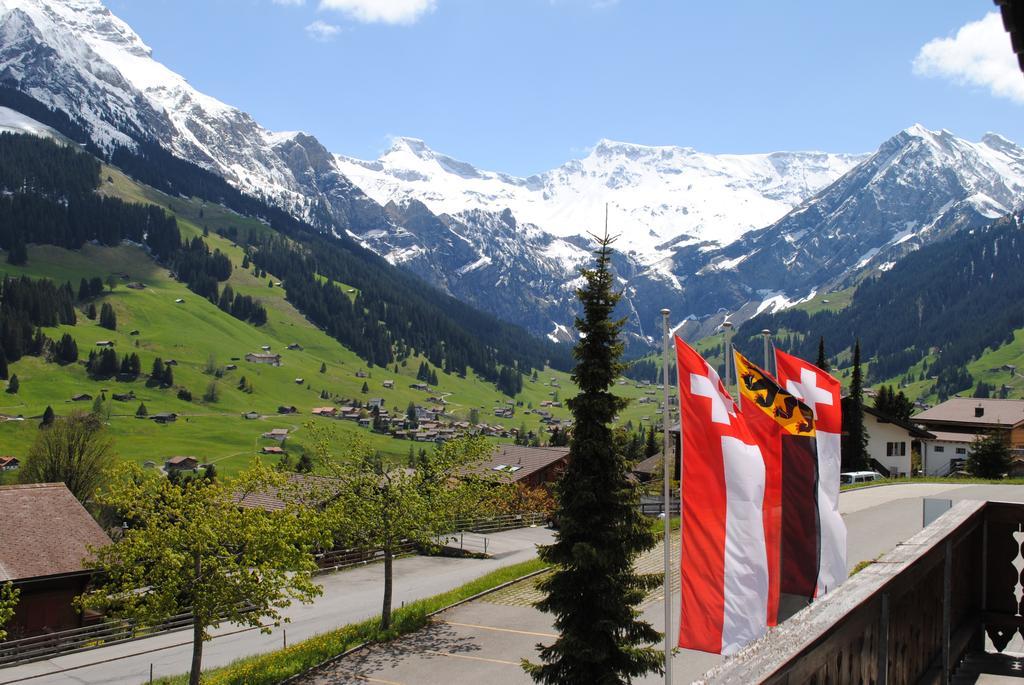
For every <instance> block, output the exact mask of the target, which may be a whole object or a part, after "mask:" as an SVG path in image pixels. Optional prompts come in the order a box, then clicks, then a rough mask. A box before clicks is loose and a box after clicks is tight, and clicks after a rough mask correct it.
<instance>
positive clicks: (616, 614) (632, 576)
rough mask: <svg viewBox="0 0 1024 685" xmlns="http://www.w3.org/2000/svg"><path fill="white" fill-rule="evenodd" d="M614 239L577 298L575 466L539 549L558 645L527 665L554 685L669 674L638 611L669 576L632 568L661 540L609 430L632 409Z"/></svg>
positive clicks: (605, 242) (572, 403) (603, 243)
mask: <svg viewBox="0 0 1024 685" xmlns="http://www.w3.org/2000/svg"><path fill="white" fill-rule="evenodd" d="M612 240H613V239H612V238H609V237H608V236H607V234H606V235H605V236H604V237H603V238H601V239H600V240H599V241H598V245H599V246H598V249H597V250H596V252H595V257H596V265H595V267H594V268H592V269H583V270H582V275H583V278H584V280H585V285H584V287H583V288H581V289H580V290H578V291H577V296H578V297H579V299H580V302H581V303H582V305H583V318H577V319H576V328H577V329H578V330H579V332H580V334H581V335H580V338H581V339H580V341H579V342H578V343H577V344H576V347H575V348H574V350H573V354H574V356H575V357H576V360H577V364H576V368H575V370H574V371H573V376H572V378H573V381H575V382H576V384H577V386H578V387H579V389H580V391H579V394H578V395H577V396H576V397H574V398H573V399H571V400H569V408H570V409H571V410H572V413H573V418H574V420H575V423H574V425H573V436H572V441H571V443H570V448H569V449H570V457H569V466H568V468H567V469H566V472H565V474H564V475H563V477H562V479H561V480H560V481H559V482H558V485H557V486H556V494H557V500H558V507H557V514H556V516H557V519H558V522H559V530H558V532H557V533H556V535H555V542H554V543H553V544H551V545H548V546H546V547H542V548H541V549H540V557H541V559H543V560H544V561H546V562H547V563H549V564H551V565H553V566H554V567H555V571H554V573H552V574H551V575H550V576H548V577H547V578H545V579H544V580H543V581H541V583H540V586H539V587H540V589H541V590H542V591H543V592H544V593H545V597H544V599H542V600H541V601H540V602H538V603H537V607H538V608H539V609H540V610H541V611H544V612H547V613H550V614H554V616H555V628H556V629H557V630H558V632H559V637H558V639H557V640H555V642H554V644H551V645H547V646H542V647H541V649H540V658H541V661H542V663H541V664H531V663H529V662H527V661H524V662H523V667H524V668H525V669H526V671H527V672H528V673H529V674H530V676H531V677H532V678H533V680H534V681H535V682H538V683H548V684H551V685H554V684H556V683H557V684H559V685H566V684H568V685H574V684H577V683H578V684H579V685H590V684H591V683H604V684H609V685H610V684H613V683H629V682H631V681H632V679H633V678H634V677H637V676H640V675H643V674H644V673H647V672H649V671H654V670H661V669H662V668H663V657H662V654H661V653H660V652H659V651H658V650H657V649H654V648H652V647H651V646H650V645H651V644H652V643H655V642H657V641H658V640H659V639H660V638H661V635H660V634H659V633H658V631H656V630H655V629H654V628H653V627H652V626H651V625H650V624H649V623H647V622H646V621H643V620H641V618H640V612H639V611H638V609H637V605H638V604H639V603H640V601H641V600H642V599H643V598H644V595H645V593H646V592H647V591H648V590H650V589H651V588H653V587H655V586H656V585H657V584H658V583H659V582H660V581H661V577H660V575H657V574H646V575H641V574H638V573H636V571H635V570H634V568H633V562H634V560H635V559H636V557H637V555H638V554H640V552H643V551H644V550H647V549H650V548H651V547H653V546H654V544H655V537H654V534H653V533H652V532H651V529H650V527H649V525H648V523H647V522H646V521H644V520H643V517H642V516H641V514H640V511H639V507H638V506H637V505H638V501H639V492H638V491H637V490H636V489H635V488H634V487H633V486H632V485H631V483H630V481H629V480H628V478H627V476H628V473H629V471H628V464H627V461H626V458H625V455H624V454H623V453H622V451H621V449H618V448H617V447H616V441H615V440H613V436H612V429H611V423H612V418H613V417H614V416H615V414H616V413H618V411H619V410H620V409H622V408H623V407H624V406H625V404H626V403H625V401H624V400H623V399H622V398H620V397H617V396H615V395H613V394H612V393H611V392H610V390H611V388H612V386H613V384H614V381H615V378H616V377H618V376H619V374H620V373H621V372H622V368H623V367H622V364H620V362H619V359H620V357H621V355H622V350H623V345H622V341H621V338H620V333H621V330H622V326H623V323H624V322H625V320H624V319H619V320H613V319H612V318H611V317H612V313H613V312H614V310H615V305H616V303H617V302H618V301H619V299H620V297H621V296H622V294H621V293H619V292H615V291H613V290H612V285H613V282H614V281H613V275H612V273H611V270H610V264H611V255H612V250H611V243H612Z"/></svg>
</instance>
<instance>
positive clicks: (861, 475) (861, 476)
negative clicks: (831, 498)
mask: <svg viewBox="0 0 1024 685" xmlns="http://www.w3.org/2000/svg"><path fill="white" fill-rule="evenodd" d="M883 478H884V476H883V475H882V474H880V473H879V472H878V471H846V472H844V473H840V474H839V483H840V484H841V485H850V484H851V483H870V482H871V481H874V480H882V479H883Z"/></svg>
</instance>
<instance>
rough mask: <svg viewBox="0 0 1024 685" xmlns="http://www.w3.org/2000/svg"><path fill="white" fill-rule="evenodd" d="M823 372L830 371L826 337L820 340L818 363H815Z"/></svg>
mask: <svg viewBox="0 0 1024 685" xmlns="http://www.w3.org/2000/svg"><path fill="white" fill-rule="evenodd" d="M815 364H816V365H817V367H818V368H819V369H821V370H822V371H828V370H829V368H828V357H826V356H825V336H821V337H819V338H818V361H816V362H815Z"/></svg>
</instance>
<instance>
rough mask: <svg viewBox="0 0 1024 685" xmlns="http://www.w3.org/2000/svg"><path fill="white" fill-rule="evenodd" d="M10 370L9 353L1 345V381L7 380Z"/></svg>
mask: <svg viewBox="0 0 1024 685" xmlns="http://www.w3.org/2000/svg"><path fill="white" fill-rule="evenodd" d="M9 374H10V370H9V369H8V368H7V355H6V354H4V350H3V348H2V347H0V381H5V380H7V377H8V375H9Z"/></svg>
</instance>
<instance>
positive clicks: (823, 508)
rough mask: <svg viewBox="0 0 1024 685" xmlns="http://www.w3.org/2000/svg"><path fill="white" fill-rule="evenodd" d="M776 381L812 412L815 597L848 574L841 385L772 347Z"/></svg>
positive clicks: (805, 363)
mask: <svg viewBox="0 0 1024 685" xmlns="http://www.w3.org/2000/svg"><path fill="white" fill-rule="evenodd" d="M775 368H776V372H777V373H776V375H777V376H778V378H779V382H780V383H781V384H782V385H783V386H784V387H785V388H786V389H787V390H788V391H789V392H790V393H792V394H793V395H794V396H796V397H798V398H799V399H801V400H802V401H803V402H804V404H806V405H807V406H808V407H810V408H811V410H812V411H813V412H814V425H815V428H816V429H817V436H818V439H817V448H818V491H817V493H816V494H817V500H818V503H817V506H818V521H819V531H820V536H821V545H820V547H819V548H820V550H821V556H820V558H819V560H818V583H817V588H816V591H815V595H816V596H821V595H823V594H825V593H826V592H828V591H829V590H834V589H835V588H837V587H838V586H839V585H840V584H841V583H842V582H843V581H844V580H846V577H847V571H846V524H845V523H844V522H843V517H842V516H840V514H839V471H840V468H841V466H840V464H841V461H840V448H839V444H840V436H841V435H842V432H843V414H842V406H841V404H840V399H841V389H842V386H841V384H840V383H839V381H838V380H836V379H835V378H833V377H832V376H831V375H829V374H828V373H826V372H825V371H822V370H821V369H819V368H818V367H817V366H815V365H814V364H811V363H810V362H806V361H804V360H803V359H800V358H798V357H794V356H792V355H789V354H786V353H785V352H782V351H780V350H775Z"/></svg>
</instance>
